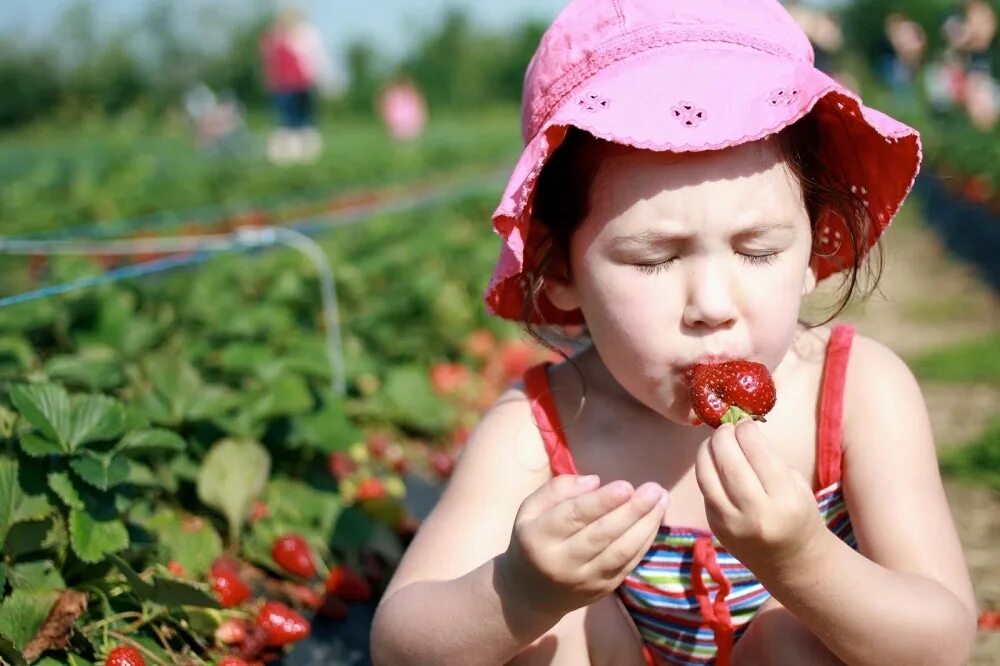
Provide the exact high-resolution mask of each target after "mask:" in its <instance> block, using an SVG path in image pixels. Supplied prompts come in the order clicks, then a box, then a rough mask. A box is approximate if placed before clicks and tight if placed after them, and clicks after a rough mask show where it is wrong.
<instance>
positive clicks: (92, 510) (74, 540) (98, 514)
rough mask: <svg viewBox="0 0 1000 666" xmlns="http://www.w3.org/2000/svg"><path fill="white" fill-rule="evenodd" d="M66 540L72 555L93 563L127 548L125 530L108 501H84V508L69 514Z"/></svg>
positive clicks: (126, 533) (72, 510) (127, 542)
mask: <svg viewBox="0 0 1000 666" xmlns="http://www.w3.org/2000/svg"><path fill="white" fill-rule="evenodd" d="M69 537H70V544H71V545H72V546H73V552H75V553H76V554H77V556H78V557H79V558H80V559H81V560H83V561H84V562H87V563H90V564H93V563H96V562H100V561H101V560H102V559H104V558H105V557H106V556H108V555H110V554H112V553H117V552H119V551H122V550H124V549H125V548H127V547H128V544H129V539H128V530H127V529H126V528H125V524H124V523H123V522H122V521H121V520H120V519H119V517H118V512H117V511H116V510H115V507H114V506H113V505H110V506H109V503H108V502H104V503H103V504H98V503H96V502H90V501H88V502H86V508H84V509H71V510H70V512H69Z"/></svg>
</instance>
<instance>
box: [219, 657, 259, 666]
mask: <svg viewBox="0 0 1000 666" xmlns="http://www.w3.org/2000/svg"><path fill="white" fill-rule="evenodd" d="M250 664H251V662H249V661H247V660H246V659H240V658H239V657H237V656H236V655H232V654H230V655H226V656H225V657H223V658H222V659H220V660H219V666H250Z"/></svg>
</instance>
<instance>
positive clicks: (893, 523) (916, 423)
mask: <svg viewBox="0 0 1000 666" xmlns="http://www.w3.org/2000/svg"><path fill="white" fill-rule="evenodd" d="M845 399H846V400H847V402H846V404H845V432H844V441H845V447H844V467H843V476H844V492H845V499H846V502H847V507H848V511H849V512H850V515H851V523H852V525H853V528H854V533H855V536H856V537H857V540H858V546H859V549H860V553H858V552H855V551H854V550H852V549H851V548H849V547H848V546H847V545H846V544H844V543H843V542H842V541H840V540H839V539H838V538H837V537H836V536H834V535H833V534H832V533H831V532H829V531H828V530H820V531H819V532H818V533H817V537H816V538H814V539H812V540H811V541H810V542H809V544H808V545H806V546H805V547H804V548H802V549H800V550H799V551H798V553H797V556H796V557H795V558H793V559H790V560H786V561H784V562H783V563H781V566H780V567H778V566H775V567H769V566H768V565H767V564H766V563H765V564H762V565H759V566H757V567H756V568H755V569H754V572H755V573H756V574H757V575H758V576H759V577H760V579H761V581H762V582H763V584H764V586H765V587H766V588H767V589H768V591H769V592H771V594H773V595H774V597H775V599H776V600H778V601H780V602H781V603H782V604H783V605H784V606H785V607H786V608H787V609H788V610H787V611H783V610H782V609H776V610H775V611H774V612H778V613H780V612H791V613H793V614H794V615H795V616H796V617H797V618H798V620H800V621H801V622H802V623H803V624H805V625H806V627H808V628H809V629H810V630H811V631H812V632H813V633H814V634H815V635H816V636H817V637H818V638H819V639H820V640H822V641H823V643H824V644H825V645H826V646H827V647H828V648H829V649H830V651H831V652H833V653H834V654H835V655H837V657H839V658H840V659H842V660H843V661H844V662H846V663H847V664H852V665H853V664H887V663H902V664H934V665H935V666H937V665H947V664H966V663H968V661H969V659H970V655H971V652H972V644H973V641H974V639H975V622H976V620H975V618H976V611H975V597H974V595H973V591H972V585H971V582H970V580H969V574H968V569H967V568H966V565H965V561H964V557H963V554H962V549H961V545H960V543H959V540H958V537H957V534H956V532H955V527H954V524H953V522H952V518H951V514H950V513H949V509H948V504H947V500H946V498H945V495H944V491H943V488H942V485H941V479H940V475H939V472H938V463H937V455H936V451H935V448H934V442H933V438H932V435H931V429H930V423H929V419H928V416H927V410H926V407H925V406H924V402H923V398H922V396H921V393H920V389H919V387H918V386H917V383H916V381H915V379H914V378H913V376H912V374H911V373H910V371H909V370H908V368H907V367H906V366H905V365H904V364H903V363H902V362H901V361H900V360H899V359H898V358H897V357H896V356H895V355H894V354H893V353H892V352H890V351H889V350H887V349H886V348H884V347H882V346H880V345H878V344H876V343H874V342H872V341H870V340H866V339H864V338H858V339H857V342H856V343H855V346H854V348H853V349H852V353H851V361H850V366H849V368H848V376H847V392H846V398H845Z"/></svg>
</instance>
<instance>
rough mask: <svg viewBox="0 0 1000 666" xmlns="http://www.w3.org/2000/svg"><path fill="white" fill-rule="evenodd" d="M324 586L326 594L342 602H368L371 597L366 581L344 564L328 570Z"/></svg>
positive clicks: (369, 587) (369, 586)
mask: <svg viewBox="0 0 1000 666" xmlns="http://www.w3.org/2000/svg"><path fill="white" fill-rule="evenodd" d="M324 586H325V587H326V591H327V593H328V594H331V595H333V596H335V597H337V598H338V599H343V600H344V601H368V600H369V599H370V598H371V596H372V586H371V585H370V584H369V583H368V581H367V580H366V579H365V578H364V577H363V576H361V575H360V574H357V573H355V572H354V571H352V570H351V568H350V567H348V566H347V565H344V564H338V565H337V566H335V567H332V568H331V569H330V573H329V574H327V577H326V582H325V583H324Z"/></svg>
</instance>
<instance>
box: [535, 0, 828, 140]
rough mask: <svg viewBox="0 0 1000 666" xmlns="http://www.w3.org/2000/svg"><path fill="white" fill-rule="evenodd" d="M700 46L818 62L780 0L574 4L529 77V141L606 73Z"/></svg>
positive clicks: (580, 0)
mask: <svg viewBox="0 0 1000 666" xmlns="http://www.w3.org/2000/svg"><path fill="white" fill-rule="evenodd" d="M699 42H702V43H711V42H718V43H727V44H732V45H736V46H744V47H748V48H754V49H758V50H761V51H765V52H768V53H772V54H773V55H776V56H778V57H785V58H791V59H796V60H804V61H807V62H810V63H812V62H813V60H814V53H813V49H812V45H811V44H810V43H809V40H808V39H807V38H806V36H805V33H804V32H803V31H802V29H801V28H800V27H799V26H798V24H797V23H795V21H794V19H792V17H791V16H790V15H789V14H788V12H787V11H785V9H784V8H783V7H782V6H781V4H780V3H779V2H778V0H573V1H572V2H570V3H569V4H568V5H567V6H566V7H565V9H563V11H562V12H560V14H559V15H558V16H557V17H556V19H555V21H553V23H552V25H551V26H549V28H548V30H546V31H545V33H544V35H543V36H542V40H541V42H540V44H539V46H538V49H537V51H536V52H535V55H534V57H533V58H532V59H531V63H530V64H529V65H528V69H527V72H526V73H525V78H524V94H523V97H522V109H521V112H522V114H521V129H522V133H523V135H524V139H525V142H527V141H529V140H530V139H531V138H532V137H533V136H534V135H535V134H536V133H537V132H538V130H539V129H540V128H541V127H542V125H543V124H544V123H545V121H546V120H547V119H548V118H549V117H550V116H551V115H552V113H553V112H554V111H555V109H556V108H558V106H559V104H560V102H562V100H563V99H565V97H566V95H568V94H569V93H570V92H572V91H573V90H574V89H575V88H576V87H577V86H579V85H580V84H581V83H583V82H584V81H586V80H587V79H588V78H590V77H591V76H593V75H594V74H596V73H597V72H599V71H601V70H602V69H603V68H604V67H607V66H608V65H610V64H612V63H614V62H618V61H620V60H623V59H625V58H628V57H631V56H633V55H636V54H638V53H641V52H643V51H646V50H649V49H652V48H657V47H659V46H665V45H667V44H679V43H699Z"/></svg>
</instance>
